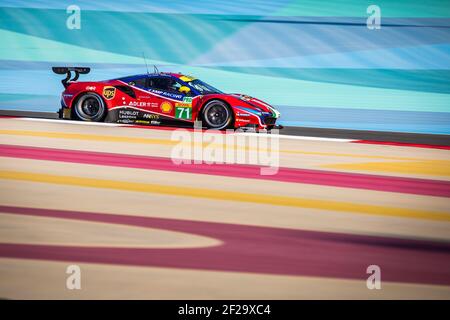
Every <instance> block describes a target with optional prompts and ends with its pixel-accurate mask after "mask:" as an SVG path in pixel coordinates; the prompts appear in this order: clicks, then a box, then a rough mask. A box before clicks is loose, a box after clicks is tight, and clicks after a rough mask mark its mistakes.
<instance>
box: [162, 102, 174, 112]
mask: <svg viewBox="0 0 450 320" xmlns="http://www.w3.org/2000/svg"><path fill="white" fill-rule="evenodd" d="M161 111H162V112H164V113H170V112H171V111H172V104H171V103H170V102H168V101H164V102H163V103H161Z"/></svg>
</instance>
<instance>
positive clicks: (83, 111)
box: [74, 92, 106, 122]
mask: <svg viewBox="0 0 450 320" xmlns="http://www.w3.org/2000/svg"><path fill="white" fill-rule="evenodd" d="M74 113H75V116H76V117H77V118H78V119H79V120H81V121H92V122H98V121H102V120H103V119H104V118H105V115H106V105H105V102H104V101H103V99H102V97H100V96H99V95H98V94H96V93H93V92H89V93H85V94H83V95H81V96H80V97H79V98H78V99H77V102H76V103H75V105H74Z"/></svg>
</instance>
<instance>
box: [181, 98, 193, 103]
mask: <svg viewBox="0 0 450 320" xmlns="http://www.w3.org/2000/svg"><path fill="white" fill-rule="evenodd" d="M183 102H184V103H191V104H192V97H184V98H183Z"/></svg>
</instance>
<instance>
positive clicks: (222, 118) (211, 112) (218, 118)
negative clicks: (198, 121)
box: [202, 100, 233, 130]
mask: <svg viewBox="0 0 450 320" xmlns="http://www.w3.org/2000/svg"><path fill="white" fill-rule="evenodd" d="M202 120H203V122H204V124H205V125H206V127H207V128H209V129H217V130H220V129H226V128H229V127H230V126H231V124H232V123H233V112H232V111H231V108H230V107H229V106H228V105H227V104H226V103H225V102H223V101H220V100H212V101H209V102H208V103H207V104H206V105H205V106H204V108H203V109H202Z"/></svg>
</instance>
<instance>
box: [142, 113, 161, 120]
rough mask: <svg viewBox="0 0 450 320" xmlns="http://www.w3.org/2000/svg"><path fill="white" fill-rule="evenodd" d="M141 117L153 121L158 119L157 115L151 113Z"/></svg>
mask: <svg viewBox="0 0 450 320" xmlns="http://www.w3.org/2000/svg"><path fill="white" fill-rule="evenodd" d="M143 117H144V119H154V120H158V119H159V115H157V114H153V113H144V116H143Z"/></svg>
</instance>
